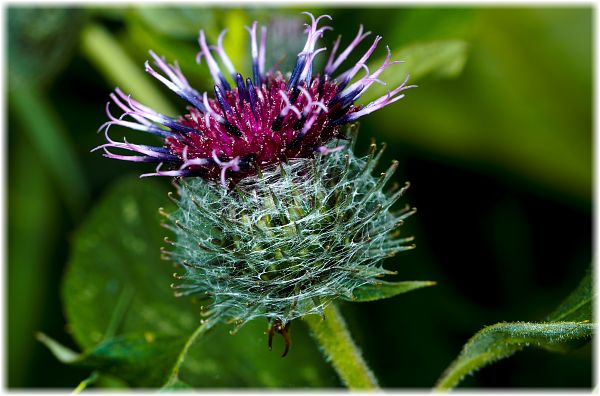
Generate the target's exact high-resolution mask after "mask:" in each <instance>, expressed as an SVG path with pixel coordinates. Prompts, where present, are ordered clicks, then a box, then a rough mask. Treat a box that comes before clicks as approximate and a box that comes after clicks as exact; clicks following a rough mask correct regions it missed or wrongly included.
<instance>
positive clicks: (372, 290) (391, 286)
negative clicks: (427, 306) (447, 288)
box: [350, 281, 435, 302]
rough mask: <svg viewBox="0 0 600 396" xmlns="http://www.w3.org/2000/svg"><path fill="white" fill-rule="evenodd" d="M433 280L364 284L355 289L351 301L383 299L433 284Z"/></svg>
mask: <svg viewBox="0 0 600 396" xmlns="http://www.w3.org/2000/svg"><path fill="white" fill-rule="evenodd" d="M433 285H435V282H432V281H404V282H386V281H379V282H377V283H371V284H366V285H363V286H361V287H359V288H356V289H354V292H353V295H354V296H353V298H352V299H351V300H350V301H355V302H366V301H375V300H382V299H384V298H390V297H394V296H397V295H398V294H402V293H406V292H409V291H411V290H416V289H420V288H422V287H426V286H433Z"/></svg>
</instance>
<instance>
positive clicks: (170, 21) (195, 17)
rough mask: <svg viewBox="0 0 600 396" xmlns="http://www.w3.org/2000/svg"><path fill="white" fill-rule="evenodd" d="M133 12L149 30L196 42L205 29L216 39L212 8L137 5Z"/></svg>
mask: <svg viewBox="0 0 600 396" xmlns="http://www.w3.org/2000/svg"><path fill="white" fill-rule="evenodd" d="M133 10H134V12H135V13H136V14H137V15H138V16H139V17H140V18H141V19H142V21H143V22H144V25H145V26H146V28H147V29H151V30H155V31H157V32H160V33H161V34H164V35H166V36H169V37H173V38H177V39H191V40H196V39H197V38H198V32H199V31H200V29H203V30H204V31H205V32H207V34H208V35H209V37H212V38H216V36H215V32H216V31H217V26H216V20H215V15H214V12H213V10H212V9H210V8H200V7H183V6H169V7H163V6H156V5H150V6H145V5H136V6H135V7H134V8H133Z"/></svg>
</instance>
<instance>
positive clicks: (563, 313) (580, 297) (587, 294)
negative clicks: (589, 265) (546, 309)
mask: <svg viewBox="0 0 600 396" xmlns="http://www.w3.org/2000/svg"><path fill="white" fill-rule="evenodd" d="M593 299H594V284H593V282H592V271H591V270H590V271H588V273H587V274H586V275H585V276H584V277H583V279H582V280H581V282H580V283H579V286H577V288H576V289H575V290H574V291H573V293H571V294H570V295H569V296H568V297H567V298H566V299H565V301H563V302H562V303H561V304H560V305H559V306H558V307H557V308H556V310H554V311H553V312H552V313H551V314H550V315H548V318H547V320H548V321H550V322H556V321H566V320H568V321H585V320H591V319H592V312H593V306H592V301H593Z"/></svg>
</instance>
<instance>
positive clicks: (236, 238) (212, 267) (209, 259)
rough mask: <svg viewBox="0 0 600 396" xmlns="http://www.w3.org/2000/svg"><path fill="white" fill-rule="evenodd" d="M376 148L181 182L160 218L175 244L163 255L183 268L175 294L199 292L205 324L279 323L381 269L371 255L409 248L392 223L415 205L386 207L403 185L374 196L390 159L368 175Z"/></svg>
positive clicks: (345, 293)
mask: <svg viewBox="0 0 600 396" xmlns="http://www.w3.org/2000/svg"><path fill="white" fill-rule="evenodd" d="M382 152H383V148H382V149H381V150H379V152H377V153H376V147H375V145H374V144H373V145H371V148H370V152H369V154H368V156H366V157H362V158H357V157H356V156H355V155H354V154H353V152H352V144H348V145H346V146H344V148H343V150H340V151H336V152H331V153H329V154H317V155H316V156H315V158H313V159H299V160H293V161H290V162H289V163H282V164H280V166H279V167H274V168H271V169H265V170H262V172H259V174H258V175H257V176H255V177H250V178H246V179H243V180H242V181H240V182H239V183H238V184H237V186H236V187H235V188H234V189H230V190H227V189H225V188H223V186H221V185H219V184H215V183H209V182H206V181H205V180H203V179H200V178H193V179H182V180H181V182H180V184H179V191H178V192H179V195H180V198H179V200H178V206H179V208H178V209H177V210H176V211H175V213H173V214H171V215H169V216H168V217H169V219H170V223H171V225H172V226H171V228H172V229H173V231H174V232H175V234H176V242H172V244H173V245H174V248H173V249H172V250H171V251H168V252H166V251H165V252H164V253H166V254H167V256H168V257H169V258H170V259H172V260H173V261H175V262H177V263H179V264H181V267H182V268H183V271H182V274H178V275H176V277H177V278H178V279H179V280H180V281H179V282H177V284H176V285H174V286H173V287H174V288H175V289H176V294H177V295H198V296H200V297H206V298H207V301H208V302H209V304H210V305H209V309H208V310H207V311H206V313H207V316H208V317H209V318H210V319H211V320H214V321H220V320H226V321H230V322H235V323H236V324H237V325H238V327H239V326H241V325H242V324H243V323H245V322H247V321H248V320H251V319H253V318H256V317H261V316H262V317H267V318H269V319H270V320H271V321H274V320H278V321H281V322H282V323H287V322H289V321H291V320H292V319H295V318H298V317H301V316H304V315H307V314H311V313H322V312H323V309H324V307H325V306H326V305H327V304H328V303H329V302H330V301H332V300H334V299H337V298H344V299H352V296H353V294H352V293H353V291H354V290H355V289H356V288H358V287H360V286H363V285H365V284H369V283H373V282H376V281H377V278H380V277H381V276H383V275H386V274H390V273H391V272H390V271H388V270H386V269H384V268H383V267H382V265H381V260H382V259H383V258H385V257H389V256H392V255H394V254H396V253H398V252H400V251H402V250H407V249H411V248H413V247H414V245H412V244H410V242H411V241H412V237H409V238H399V232H398V227H399V226H400V225H401V224H402V222H403V220H404V219H405V218H406V217H408V216H410V215H411V214H412V213H414V211H415V210H414V209H410V208H409V207H408V206H406V207H404V208H403V209H401V210H399V211H397V212H396V213H392V212H391V211H390V207H391V206H392V205H393V204H394V203H396V201H397V200H398V199H399V198H401V197H402V195H403V193H404V191H405V190H406V188H407V187H408V183H407V184H406V186H405V187H403V188H402V189H398V190H397V191H391V192H387V193H386V192H383V190H382V188H383V187H384V185H385V184H386V183H387V182H388V180H389V179H390V178H391V176H392V174H393V173H394V171H395V170H396V168H397V162H393V163H392V165H391V166H390V167H389V169H388V170H387V171H386V172H385V173H382V174H381V175H380V176H379V177H374V176H373V175H372V173H373V170H374V168H375V166H376V164H377V162H378V160H379V159H380V157H381V154H382Z"/></svg>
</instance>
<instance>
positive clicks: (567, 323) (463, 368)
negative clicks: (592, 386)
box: [435, 272, 596, 391]
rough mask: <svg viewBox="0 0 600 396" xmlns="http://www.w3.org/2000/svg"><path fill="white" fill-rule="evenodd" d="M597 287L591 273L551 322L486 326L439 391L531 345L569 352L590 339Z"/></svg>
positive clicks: (439, 385)
mask: <svg viewBox="0 0 600 396" xmlns="http://www.w3.org/2000/svg"><path fill="white" fill-rule="evenodd" d="M592 298H593V288H592V282H591V275H590V272H588V273H587V274H586V276H585V277H584V279H583V280H582V281H581V283H580V284H579V286H578V287H577V289H576V290H575V291H574V292H573V293H572V294H571V295H570V296H569V297H568V298H567V299H566V300H565V301H564V302H563V303H562V304H561V305H560V306H559V307H558V308H557V309H556V310H555V311H554V312H553V313H552V314H551V315H549V317H548V318H550V319H552V321H549V322H541V323H527V322H515V323H498V324H495V325H492V326H488V327H485V328H484V329H483V330H481V331H479V332H478V333H477V334H475V335H474V336H473V337H472V338H471V339H470V340H469V341H468V342H467V343H466V344H465V346H464V347H463V350H462V351H461V353H460V354H459V355H458V357H457V358H456V360H454V362H452V364H451V365H450V366H449V367H448V368H447V369H446V371H445V372H444V373H443V374H442V376H441V378H440V379H439V380H438V383H437V384H436V386H435V389H436V390H441V391H444V390H449V389H452V388H454V387H455V386H456V385H458V383H459V382H460V381H461V380H462V379H463V378H464V377H465V375H467V374H469V373H472V372H474V371H476V370H478V369H480V368H482V367H484V366H486V365H488V364H490V363H492V362H495V361H496V360H499V359H502V358H505V357H508V356H510V355H512V354H514V353H515V352H518V351H520V350H522V349H523V348H525V347H527V346H536V347H539V348H543V349H546V350H549V351H566V350H568V349H569V346H580V345H581V343H582V342H585V341H588V340H589V339H590V338H591V337H592V335H593V332H594V330H595V328H596V325H595V324H594V323H590V321H591V319H592V315H591V313H592V310H591V301H592Z"/></svg>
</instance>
